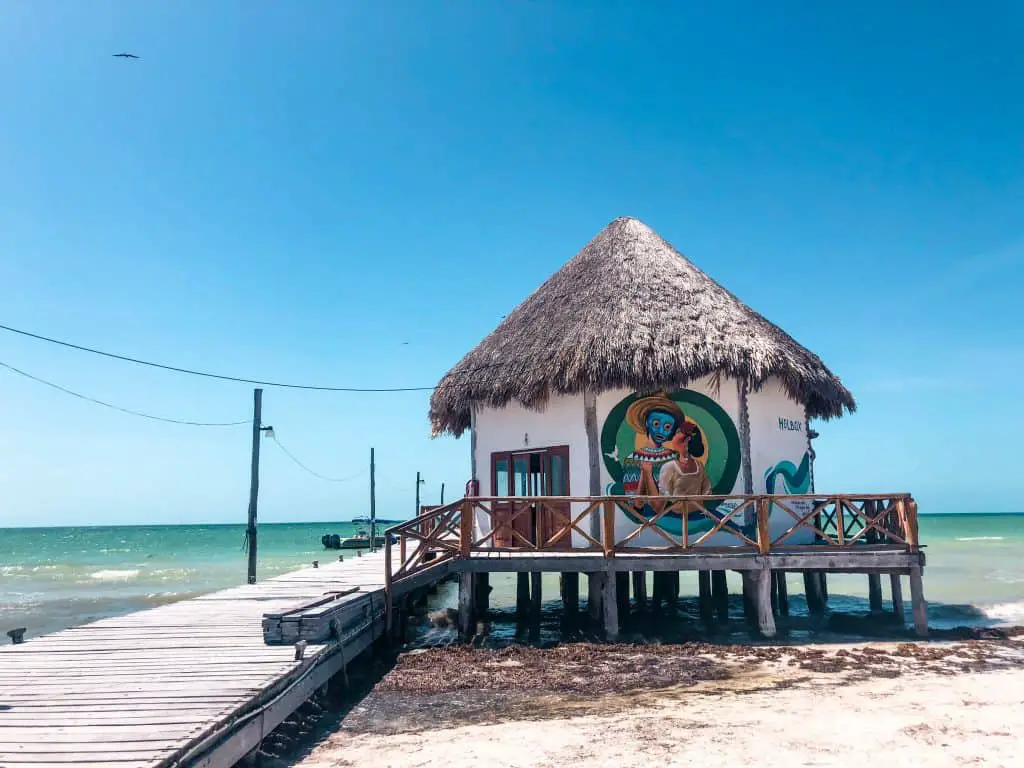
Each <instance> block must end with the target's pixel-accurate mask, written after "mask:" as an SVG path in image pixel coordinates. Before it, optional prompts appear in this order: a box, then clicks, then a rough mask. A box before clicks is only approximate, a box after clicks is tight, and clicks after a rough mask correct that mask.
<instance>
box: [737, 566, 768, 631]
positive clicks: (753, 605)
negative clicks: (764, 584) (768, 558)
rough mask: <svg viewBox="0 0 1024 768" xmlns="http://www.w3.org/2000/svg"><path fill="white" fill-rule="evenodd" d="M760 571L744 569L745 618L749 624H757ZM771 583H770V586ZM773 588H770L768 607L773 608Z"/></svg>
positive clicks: (742, 573)
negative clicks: (758, 577)
mask: <svg viewBox="0 0 1024 768" xmlns="http://www.w3.org/2000/svg"><path fill="white" fill-rule="evenodd" d="M758 573H760V571H742V572H741V575H742V576H743V618H745V619H746V620H747V623H748V624H754V625H755V626H756V625H757V581H756V579H755V576H756V575H757V574H758ZM770 586H771V585H770V584H769V587H770ZM771 602H772V596H771V589H769V590H768V607H769V608H771Z"/></svg>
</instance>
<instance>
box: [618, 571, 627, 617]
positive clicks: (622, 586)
mask: <svg viewBox="0 0 1024 768" xmlns="http://www.w3.org/2000/svg"><path fill="white" fill-rule="evenodd" d="M615 596H616V598H617V599H618V601H619V606H618V608H619V620H620V621H622V620H623V619H625V618H626V617H627V616H629V573H628V572H626V571H617V572H616V573H615Z"/></svg>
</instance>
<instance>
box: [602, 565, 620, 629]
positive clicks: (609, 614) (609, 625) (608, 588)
mask: <svg viewBox="0 0 1024 768" xmlns="http://www.w3.org/2000/svg"><path fill="white" fill-rule="evenodd" d="M617 582H618V579H616V578H614V577H613V574H605V578H604V590H603V592H604V594H603V595H602V599H601V602H602V607H603V608H604V635H605V637H606V638H607V639H608V640H609V641H615V640H617V639H618V637H619V601H618V598H617V597H616V594H615V593H616V591H617V590H616V586H617Z"/></svg>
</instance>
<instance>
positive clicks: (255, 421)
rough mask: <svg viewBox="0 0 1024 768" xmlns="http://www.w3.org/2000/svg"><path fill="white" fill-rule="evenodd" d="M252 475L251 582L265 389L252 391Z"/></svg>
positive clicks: (247, 533) (247, 540) (252, 581)
mask: <svg viewBox="0 0 1024 768" xmlns="http://www.w3.org/2000/svg"><path fill="white" fill-rule="evenodd" d="M252 400H253V405H252V476H251V479H250V480H249V527H248V528H247V529H246V531H245V543H246V546H247V547H248V549H249V583H250V584H255V583H256V500H257V498H258V497H259V493H260V432H261V431H262V428H263V424H262V423H261V421H260V419H261V417H262V411H263V390H262V389H258V388H257V389H254V390H253V391H252Z"/></svg>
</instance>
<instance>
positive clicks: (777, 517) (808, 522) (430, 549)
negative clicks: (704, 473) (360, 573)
mask: <svg viewBox="0 0 1024 768" xmlns="http://www.w3.org/2000/svg"><path fill="white" fill-rule="evenodd" d="M670 522H671V523H672V524H671V525H670V524H669V523H670ZM670 529H671V530H670ZM691 529H697V530H696V532H694V531H692V530H691ZM673 530H678V531H679V532H678V533H674V532H672V531H673ZM388 533H389V536H388V537H387V540H386V543H385V560H386V566H385V567H386V574H387V577H388V581H389V583H390V582H392V581H398V580H400V579H404V578H408V577H411V576H414V575H415V574H417V573H419V572H420V571H423V570H425V569H427V568H430V567H431V566H434V565H436V564H438V563H442V562H445V561H447V560H451V559H456V558H465V557H471V556H472V555H473V554H474V553H478V552H554V551H571V552H575V553H586V552H590V553H600V554H603V555H604V556H605V557H614V556H615V555H616V554H617V553H631V554H635V553H651V554H682V553H692V552H694V551H696V550H698V549H699V550H700V551H701V552H714V551H726V552H750V553H754V554H762V555H767V554H770V553H772V552H781V551H794V550H806V548H809V547H815V548H818V549H820V548H822V547H827V548H835V549H849V548H854V547H857V548H863V547H873V548H882V549H903V550H906V551H910V552H914V551H917V550H918V547H919V543H918V526H917V503H916V502H915V501H914V500H913V498H912V497H911V496H910V495H909V494H884V495H878V494H867V495H848V494H843V495H800V496H786V495H770V496H769V495H754V496H745V495H729V496H678V497H666V496H645V497H638V496H600V497H590V496H583V497H575V496H568V497H567V496H531V497H472V498H465V499H460V500H458V501H455V502H452V503H451V504H447V505H445V506H441V507H435V508H432V509H429V510H424V511H423V512H422V513H421V514H420V516H419V517H417V518H416V519H415V520H410V521H409V522H407V523H402V524H401V525H397V526H395V527H393V528H391V529H389V530H388ZM645 534H646V535H645ZM392 537H395V538H397V543H396V544H392ZM641 539H645V540H647V541H648V543H641ZM651 541H653V542H655V543H649V542H651ZM396 549H397V552H396V551H395V550H396ZM396 555H397V556H396Z"/></svg>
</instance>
